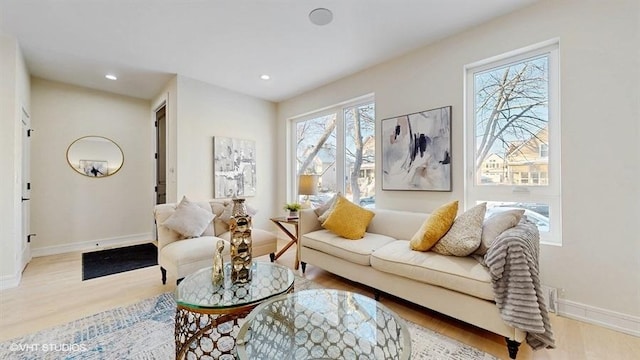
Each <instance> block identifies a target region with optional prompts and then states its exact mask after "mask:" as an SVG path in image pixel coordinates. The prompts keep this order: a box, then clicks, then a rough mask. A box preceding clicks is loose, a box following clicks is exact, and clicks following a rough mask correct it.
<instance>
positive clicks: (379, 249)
mask: <svg viewBox="0 0 640 360" xmlns="http://www.w3.org/2000/svg"><path fill="white" fill-rule="evenodd" d="M372 211H373V212H374V213H375V216H374V217H373V219H372V220H371V222H370V224H369V226H368V227H367V230H366V233H365V236H364V238H363V239H360V240H347V239H344V238H342V237H340V236H338V235H335V234H334V233H332V232H330V231H328V230H325V229H323V228H322V227H321V224H320V221H318V217H317V215H316V213H315V212H314V211H313V209H305V210H303V211H301V212H300V220H299V239H300V241H299V246H300V248H299V251H300V261H301V265H302V272H303V273H304V271H305V270H306V265H307V264H312V265H314V266H317V267H320V268H322V269H324V270H326V271H329V272H332V273H334V274H336V275H339V276H341V277H344V278H347V279H349V280H352V281H355V282H358V283H361V284H364V285H367V286H370V287H372V288H373V289H375V296H376V299H378V297H379V294H380V292H384V293H388V294H391V295H394V296H397V297H400V298H403V299H406V300H408V301H410V302H413V303H416V304H419V305H421V306H424V307H427V308H429V309H432V310H435V311H438V312H440V313H443V314H446V315H449V316H451V317H454V318H456V319H459V320H462V321H464V322H467V323H469V324H473V325H475V326H478V327H480V328H483V329H487V330H489V331H491V332H494V333H496V334H500V335H502V336H504V337H505V338H506V339H507V346H508V350H509V354H510V356H511V358H515V356H516V353H517V350H518V346H519V344H520V343H521V342H522V341H523V340H524V339H525V336H526V333H525V332H523V331H521V330H518V329H515V328H513V327H512V326H509V325H507V324H506V323H505V322H503V321H502V319H501V316H500V313H499V310H498V308H497V306H496V305H495V302H494V301H493V299H494V293H493V288H492V283H491V275H490V274H489V271H488V269H487V268H486V267H485V266H484V265H482V264H480V263H479V262H478V261H477V260H476V259H474V258H473V257H471V256H469V257H457V256H445V255H439V254H437V253H435V252H431V251H427V252H421V251H413V250H411V249H410V247H409V239H411V237H412V236H413V234H414V233H415V232H416V231H417V230H418V229H419V228H420V226H421V225H422V224H423V223H424V221H425V219H427V217H428V216H429V214H426V213H415V212H408V211H397V210H382V209H375V210H373V209H372Z"/></svg>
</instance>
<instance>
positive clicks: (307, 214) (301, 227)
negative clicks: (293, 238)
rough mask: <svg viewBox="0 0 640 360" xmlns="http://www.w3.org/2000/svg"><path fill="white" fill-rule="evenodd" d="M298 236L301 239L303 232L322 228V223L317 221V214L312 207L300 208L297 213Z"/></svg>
mask: <svg viewBox="0 0 640 360" xmlns="http://www.w3.org/2000/svg"><path fill="white" fill-rule="evenodd" d="M298 216H299V218H298V238H299V239H302V236H304V234H308V233H310V232H312V231H316V230H320V229H322V224H321V223H320V221H318V215H316V212H315V211H314V210H313V209H302V210H300V212H299V213H298Z"/></svg>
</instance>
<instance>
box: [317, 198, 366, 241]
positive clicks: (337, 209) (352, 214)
mask: <svg viewBox="0 0 640 360" xmlns="http://www.w3.org/2000/svg"><path fill="white" fill-rule="evenodd" d="M374 215H375V214H374V213H373V212H372V211H369V210H367V209H364V208H361V207H360V206H358V205H356V204H354V203H352V202H351V201H349V200H347V199H345V198H344V197H342V196H338V198H337V199H336V202H335V205H334V208H333V211H332V212H331V214H330V215H329V217H328V218H327V220H325V222H323V223H322V227H324V228H325V229H327V230H329V231H331V232H333V233H334V234H336V235H340V236H342V237H343V238H347V239H351V240H356V239H362V237H363V236H364V233H365V231H366V230H367V226H369V223H370V222H371V219H373V217H374Z"/></svg>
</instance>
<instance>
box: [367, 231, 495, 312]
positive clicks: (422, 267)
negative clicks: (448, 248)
mask: <svg viewBox="0 0 640 360" xmlns="http://www.w3.org/2000/svg"><path fill="white" fill-rule="evenodd" d="M408 248H409V242H408V241H406V240H397V241H393V242H391V243H389V244H387V245H384V246H382V247H380V248H379V249H377V250H376V251H374V252H373V254H371V267H373V268H375V269H377V270H380V271H383V272H386V273H390V274H394V275H398V276H403V277H406V278H409V279H413V280H416V281H421V282H424V283H428V284H432V285H436V286H440V287H443V288H447V289H450V290H454V291H459V292H461V293H465V294H469V295H472V296H475V297H478V298H481V299H485V300H492V301H493V288H492V285H491V275H490V274H489V271H488V270H487V268H486V267H484V266H482V264H480V263H479V262H478V261H477V260H475V259H474V258H472V257H468V256H467V257H457V256H444V255H440V254H436V253H434V252H431V251H427V252H422V251H411V250H409V249H408ZM425 296H428V295H427V294H425Z"/></svg>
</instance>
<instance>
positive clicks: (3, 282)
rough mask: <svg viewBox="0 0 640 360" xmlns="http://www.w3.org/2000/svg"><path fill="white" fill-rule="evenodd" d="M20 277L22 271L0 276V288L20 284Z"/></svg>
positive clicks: (8, 287)
mask: <svg viewBox="0 0 640 360" xmlns="http://www.w3.org/2000/svg"><path fill="white" fill-rule="evenodd" d="M21 279H22V273H19V274H13V275H3V276H0V290H4V289H10V288H14V287H16V286H18V285H20V280H21Z"/></svg>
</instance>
